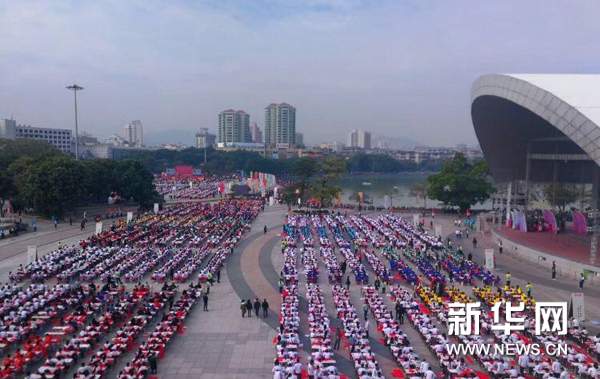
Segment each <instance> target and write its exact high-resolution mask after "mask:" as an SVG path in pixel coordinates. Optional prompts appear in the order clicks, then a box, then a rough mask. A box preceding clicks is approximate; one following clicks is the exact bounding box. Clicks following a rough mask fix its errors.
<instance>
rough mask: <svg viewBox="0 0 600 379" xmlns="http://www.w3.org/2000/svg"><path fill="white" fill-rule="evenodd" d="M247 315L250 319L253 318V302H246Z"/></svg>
mask: <svg viewBox="0 0 600 379" xmlns="http://www.w3.org/2000/svg"><path fill="white" fill-rule="evenodd" d="M246 314H247V315H248V318H252V302H251V301H250V299H248V300H246Z"/></svg>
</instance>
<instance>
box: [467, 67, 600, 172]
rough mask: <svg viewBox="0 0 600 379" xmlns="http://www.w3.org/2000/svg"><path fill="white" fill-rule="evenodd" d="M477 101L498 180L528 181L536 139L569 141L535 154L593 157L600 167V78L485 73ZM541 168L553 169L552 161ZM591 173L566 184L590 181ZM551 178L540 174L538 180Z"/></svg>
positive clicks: (481, 135) (478, 126)
mask: <svg viewBox="0 0 600 379" xmlns="http://www.w3.org/2000/svg"><path fill="white" fill-rule="evenodd" d="M471 100H472V107H471V114H472V117H473V126H474V128H475V133H476V134H477V138H478V139H479V142H480V145H481V148H482V150H483V153H484V155H485V157H486V160H487V161H488V163H490V169H491V171H492V175H493V176H494V178H495V179H496V180H499V181H509V180H522V179H524V177H525V165H526V156H527V151H528V149H529V148H530V147H531V143H532V141H543V140H546V141H549V140H550V139H552V138H554V139H555V140H558V139H561V138H563V139H564V140H566V141H567V142H566V143H563V144H562V146H560V147H557V146H556V145H557V144H554V146H549V145H550V144H548V143H547V144H546V145H548V146H545V147H538V148H539V149H541V150H540V151H534V153H545V154H548V153H556V154H576V155H581V154H587V155H588V156H589V158H591V159H592V160H593V161H595V162H596V164H600V127H599V125H600V75H554V74H493V75H484V76H482V77H480V78H478V79H477V80H476V81H475V83H474V84H473V88H472V91H471ZM536 143H537V142H536ZM537 165H538V167H537V168H538V171H539V170H542V171H544V170H546V171H547V170H548V163H546V165H545V166H546V167H542V166H544V164H541V163H538V164H537ZM580 165H581V166H585V165H586V164H585V163H581V164H580ZM587 166H589V164H587ZM573 167H574V166H570V168H569V169H570V170H572V169H573ZM582 170H584V169H582ZM586 170H587V169H586ZM580 171H581V170H580ZM587 171H589V170H587ZM587 171H586V172H585V173H583V174H581V175H580V177H579V178H578V179H577V180H574V179H575V178H574V177H573V175H571V177H569V175H566V174H562V180H565V181H571V180H573V181H577V182H588V183H589V182H590V181H589V180H588V179H589V178H588V174H589V172H587ZM548 178H549V175H548V173H546V174H545V175H540V173H539V172H538V177H537V180H540V181H546V180H548Z"/></svg>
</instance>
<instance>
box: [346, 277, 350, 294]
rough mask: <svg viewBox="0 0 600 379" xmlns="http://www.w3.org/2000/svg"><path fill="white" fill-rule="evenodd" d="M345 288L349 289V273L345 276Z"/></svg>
mask: <svg viewBox="0 0 600 379" xmlns="http://www.w3.org/2000/svg"><path fill="white" fill-rule="evenodd" d="M346 289H347V290H348V291H350V275H348V276H346Z"/></svg>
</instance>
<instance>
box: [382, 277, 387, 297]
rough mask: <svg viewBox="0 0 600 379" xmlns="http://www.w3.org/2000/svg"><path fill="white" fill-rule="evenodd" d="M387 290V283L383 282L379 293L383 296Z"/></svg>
mask: <svg viewBox="0 0 600 379" xmlns="http://www.w3.org/2000/svg"><path fill="white" fill-rule="evenodd" d="M386 288H387V282H386V281H385V280H384V281H383V284H382V285H381V293H382V294H384V295H385V289H386Z"/></svg>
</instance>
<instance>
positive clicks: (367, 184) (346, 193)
mask: <svg viewBox="0 0 600 379" xmlns="http://www.w3.org/2000/svg"><path fill="white" fill-rule="evenodd" d="M430 174H431V173H422V172H417V173H413V172H406V173H397V174H375V173H365V174H354V175H345V176H343V177H341V178H339V179H338V180H336V182H335V184H336V185H337V186H339V187H340V188H341V189H342V202H343V203H344V204H357V203H356V200H349V197H350V196H352V194H354V193H356V192H360V191H362V192H364V194H365V195H366V196H367V198H369V199H371V198H373V199H374V205H375V206H376V207H379V206H384V196H385V195H386V194H388V195H389V194H390V193H394V195H393V198H392V199H391V200H390V202H391V204H390V206H394V207H423V199H422V198H417V197H414V196H411V195H410V189H411V187H412V186H413V185H415V184H416V183H423V182H426V181H427V177H428V176H429V175H430ZM431 206H434V207H438V208H439V207H441V206H442V205H441V204H440V203H438V202H437V201H435V200H431V199H427V207H431ZM483 208H491V201H488V202H486V203H485V204H483V205H481V204H476V205H475V206H473V209H483Z"/></svg>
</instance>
